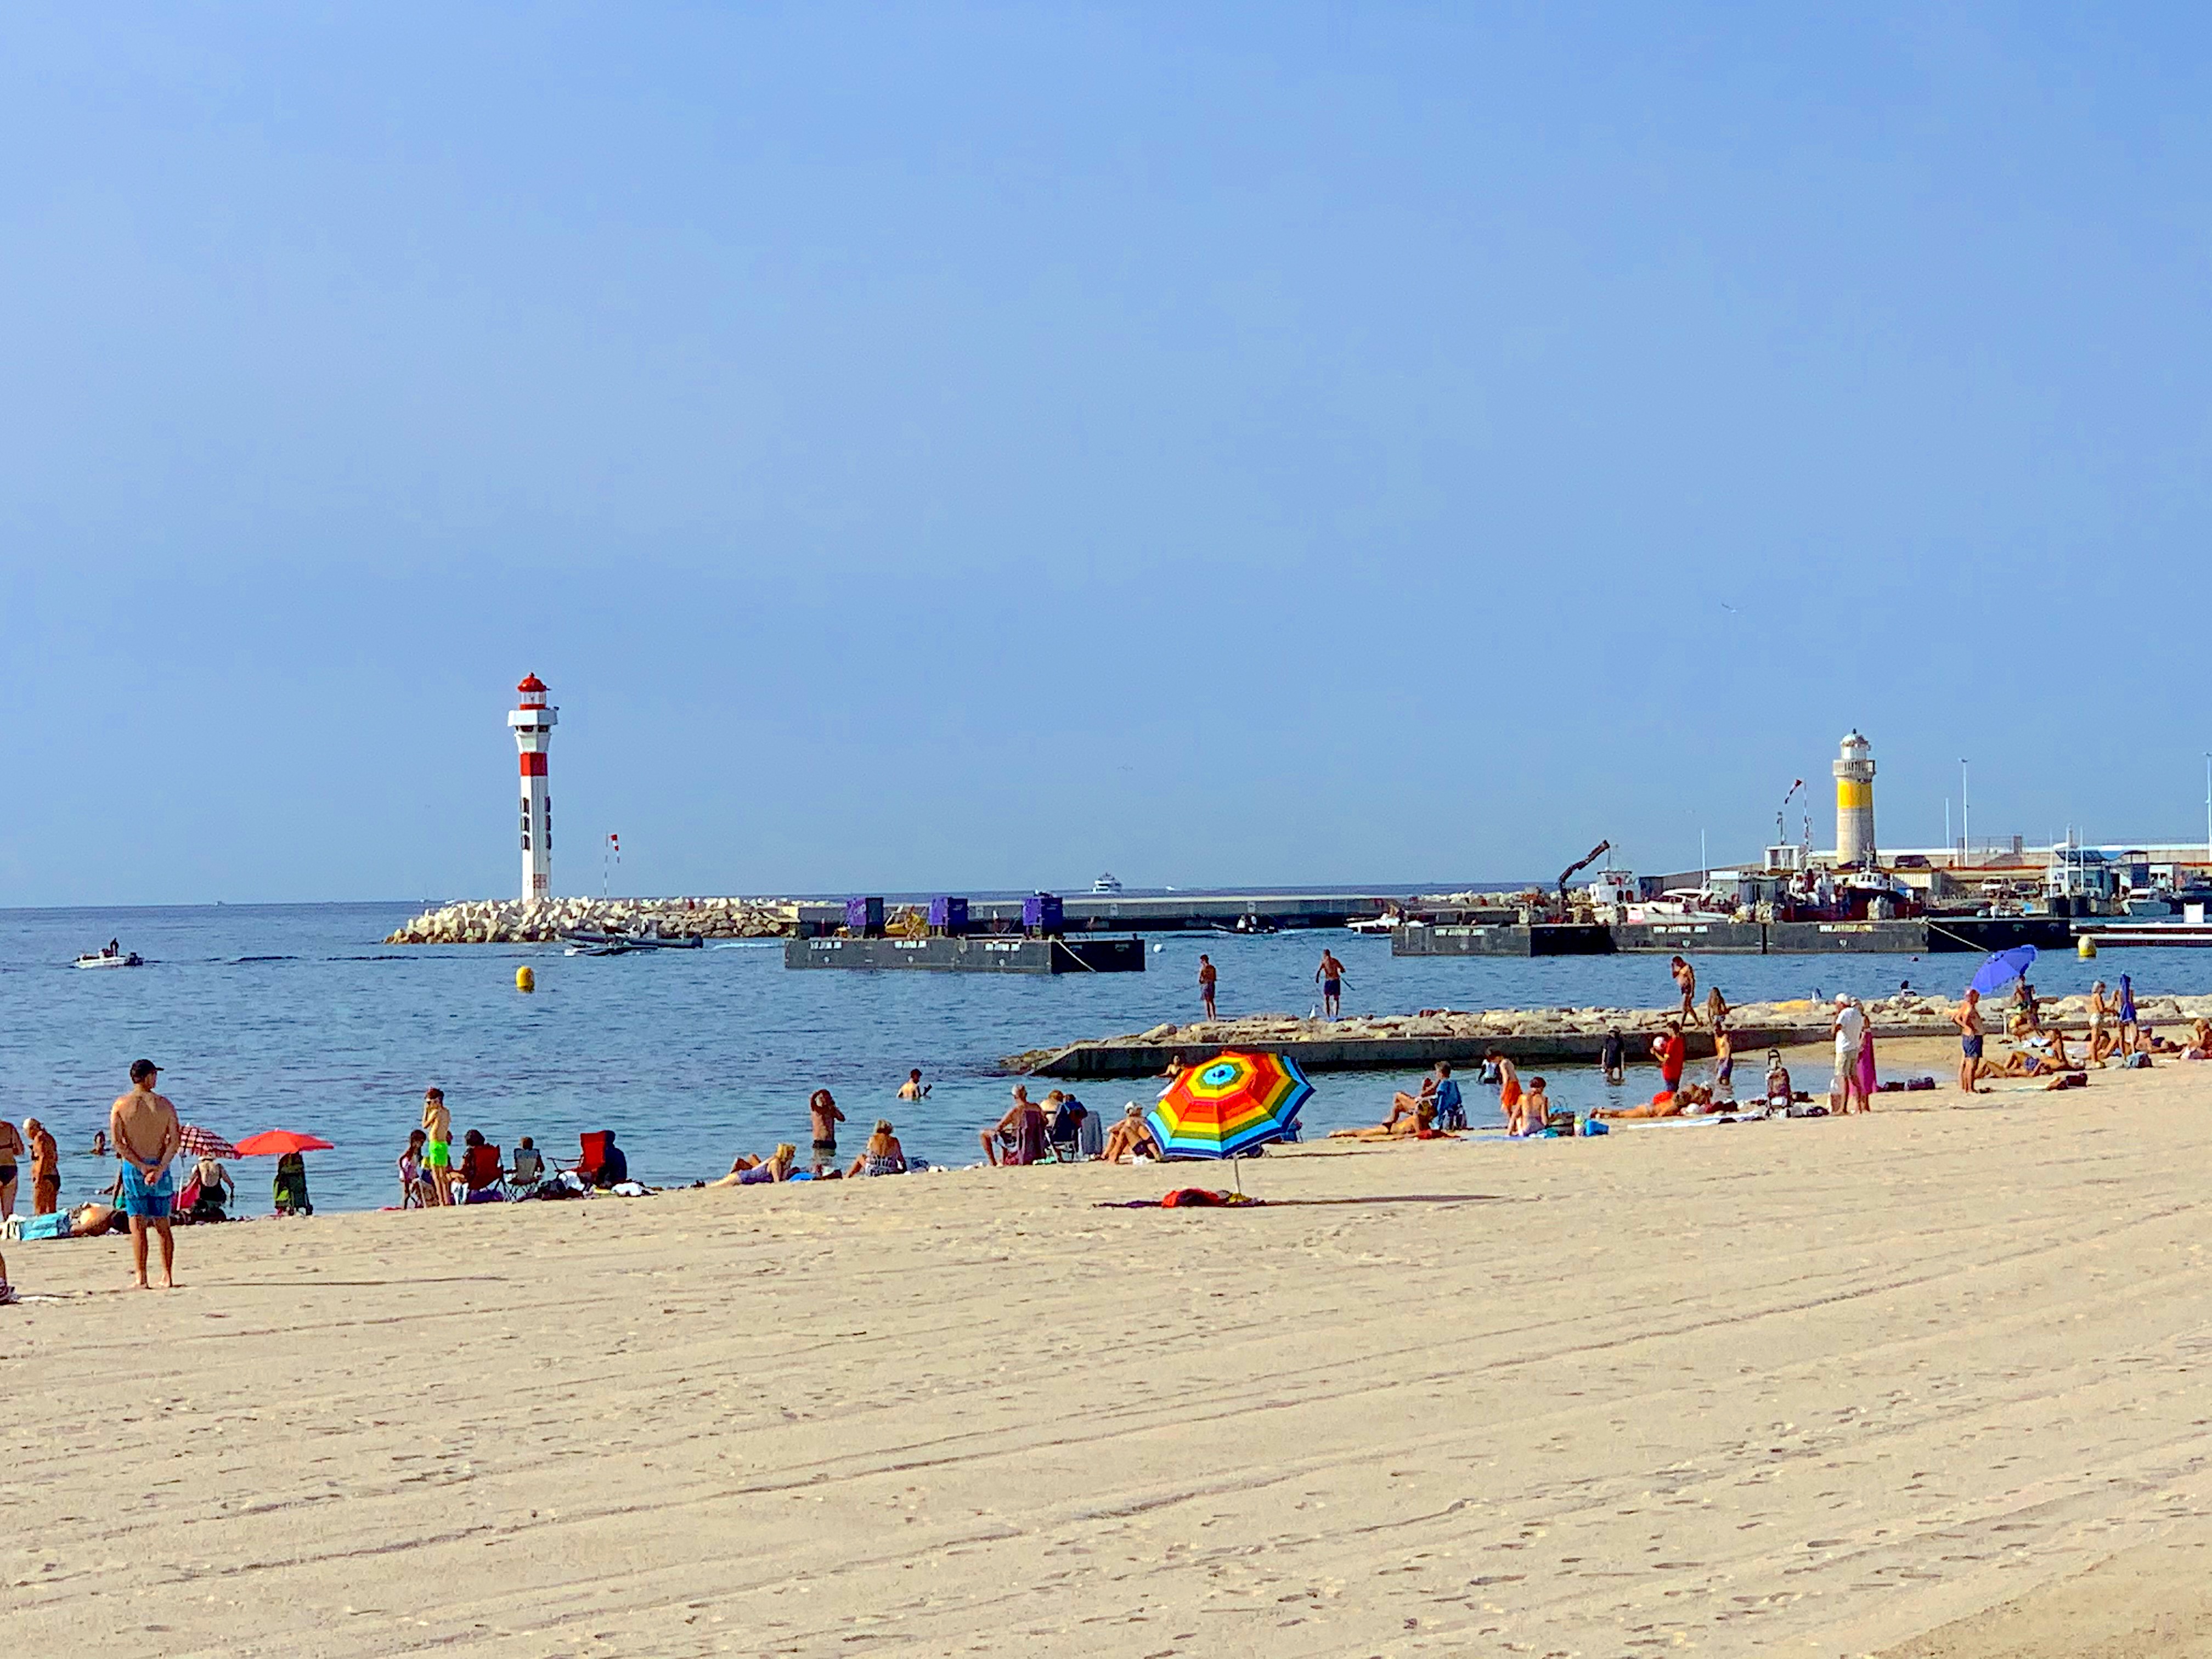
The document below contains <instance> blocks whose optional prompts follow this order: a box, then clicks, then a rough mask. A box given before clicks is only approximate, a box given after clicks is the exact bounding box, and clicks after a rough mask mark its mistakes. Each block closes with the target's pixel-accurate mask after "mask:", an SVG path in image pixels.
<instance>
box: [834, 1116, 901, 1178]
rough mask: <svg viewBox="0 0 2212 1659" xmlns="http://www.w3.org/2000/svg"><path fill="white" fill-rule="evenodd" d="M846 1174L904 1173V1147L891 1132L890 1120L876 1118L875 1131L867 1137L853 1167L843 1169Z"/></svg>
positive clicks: (890, 1174)
mask: <svg viewBox="0 0 2212 1659" xmlns="http://www.w3.org/2000/svg"><path fill="white" fill-rule="evenodd" d="M845 1173H846V1174H847V1175H848V1176H892V1175H904V1174H905V1173H906V1148H905V1147H903V1146H900V1145H899V1138H898V1137H897V1136H896V1135H895V1134H893V1133H891V1121H890V1119H889V1118H887V1117H879V1118H878V1119H877V1120H876V1132H875V1133H873V1134H872V1135H870V1136H869V1137H868V1144H867V1146H866V1147H865V1148H863V1149H862V1151H861V1152H860V1157H858V1158H854V1160H853V1167H852V1168H851V1169H849V1170H846V1171H845Z"/></svg>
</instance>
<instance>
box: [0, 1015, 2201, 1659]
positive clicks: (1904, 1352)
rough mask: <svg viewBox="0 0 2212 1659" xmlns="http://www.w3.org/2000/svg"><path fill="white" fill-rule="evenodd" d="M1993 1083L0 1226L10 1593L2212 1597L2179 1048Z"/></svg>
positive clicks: (341, 1644) (1904, 1640)
mask: <svg viewBox="0 0 2212 1659" xmlns="http://www.w3.org/2000/svg"><path fill="white" fill-rule="evenodd" d="M1904 1047H1905V1045H1895V1046H1893V1047H1892V1048H1888V1049H1886V1050H1885V1055H1884V1058H1885V1062H1886V1065H1887V1066H1890V1067H1899V1066H1905V1065H1906V1064H1907V1063H1908V1062H1911V1066H1912V1069H1919V1068H1920V1066H1922V1065H1924V1066H1926V1068H1927V1069H1930V1070H1936V1071H1938V1072H1939V1073H1941V1072H1942V1069H1943V1067H1944V1064H1945V1062H1946V1060H1947V1059H1948V1056H1946V1055H1945V1054H1942V1050H1941V1049H1940V1048H1938V1047H1937V1046H1936V1045H1929V1047H1928V1049H1927V1052H1926V1054H1924V1055H1922V1054H1917V1053H1907V1052H1903V1051H1902V1050H1903V1049H1904ZM1333 1086H1334V1087H1338V1088H1350V1087H1356V1086H1358V1085H1357V1084H1356V1082H1354V1081H1353V1080H1351V1079H1342V1080H1338V1081H1336V1082H1335V1083H1334V1085H1333ZM1999 1087H2000V1089H2001V1090H2002V1092H1999V1093H1995V1094H1992V1095H1990V1096H1989V1097H1985V1098H1983V1099H1979V1100H1976V1101H1972V1102H1967V1101H1965V1100H1963V1099H1962V1098H1961V1097H1960V1096H1958V1095H1957V1094H1956V1093H1954V1092H1953V1091H1951V1090H1949V1089H1948V1087H1947V1088H1945V1089H1944V1090H1942V1091H1938V1092H1936V1093H1933V1094H1919V1095H1911V1096H1899V1097H1883V1099H1882V1101H1881V1109H1880V1110H1879V1111H1878V1112H1877V1113H1876V1114H1875V1115H1874V1116H1872V1117H1871V1118H1867V1119H1858V1120H1853V1121H1805V1122H1790V1123H1778V1124H1754V1125H1744V1126H1736V1127H1715V1126H1707V1125H1698V1126H1666V1125H1662V1126H1656V1127H1637V1128H1624V1129H1622V1130H1621V1131H1620V1132H1619V1133H1615V1134H1613V1135H1612V1136H1609V1137H1607V1138H1606V1139H1602V1140H1595V1141H1581V1142H1536V1143H1531V1144H1501V1143H1499V1142H1497V1141H1488V1140H1471V1141H1462V1142H1452V1143H1436V1144H1428V1145H1421V1146H1389V1147H1368V1146H1360V1147H1344V1146H1338V1147H1320V1146H1316V1147H1311V1148H1308V1149H1304V1150H1301V1151H1297V1152H1288V1153H1281V1154H1278V1155H1274V1156H1270V1157H1268V1158H1265V1159H1263V1160H1261V1161H1260V1162H1259V1163H1256V1164H1250V1165H1249V1166H1248V1169H1247V1182H1246V1184H1247V1186H1248V1188H1249V1189H1250V1190H1252V1191H1254V1192H1255V1193H1257V1194H1261V1195H1262V1196H1264V1197H1265V1198H1266V1199H1267V1200H1269V1202H1268V1204H1267V1206H1265V1207H1260V1208H1252V1209H1245V1210H1237V1211H1210V1212H1209V1211H1198V1212H1162V1211H1158V1210H1133V1209H1120V1208H1101V1207H1097V1203H1098V1201H1099V1200H1124V1199H1133V1198H1139V1197H1151V1196H1156V1195H1157V1194H1158V1193H1159V1192H1161V1191H1162V1190H1163V1189H1164V1188H1165V1187H1167V1186H1168V1185H1170V1184H1171V1181H1170V1179H1169V1178H1166V1176H1165V1172H1164V1171H1163V1170H1159V1169H1158V1168H1150V1169H1133V1170H1132V1169H1122V1170H1106V1169H1103V1168H1072V1169H1057V1168H1048V1169H1039V1170H999V1171H992V1170H982V1171H973V1172H957V1173H952V1174H947V1175H942V1176H911V1177H906V1178H902V1179H897V1180H890V1181H878V1182H856V1183H851V1184H848V1185H838V1186H812V1185H799V1186H793V1187H787V1188H773V1189H747V1190H743V1191H720V1192H684V1193H677V1194H668V1195H665V1196H662V1197H660V1198H658V1199H654V1200H638V1201H634V1202H627V1203H625V1202H621V1201H617V1200H606V1201H594V1202H592V1203H590V1204H575V1205H543V1206H539V1205H530V1206H517V1207H515V1208H514V1209H513V1210H503V1209H499V1208H480V1209H474V1210H470V1211H465V1212H438V1213H433V1214H430V1215H427V1216H426V1215H392V1214H382V1215H365V1216H349V1217H334V1218H316V1219H314V1220H312V1221H307V1222H299V1223H275V1222H260V1223H255V1224H253V1225H239V1226H232V1227H228V1228H223V1229H219V1230H216V1229H204V1230H199V1231H185V1232H183V1233H181V1234H180V1235H179V1243H180V1246H181V1250H182V1258H181V1275H180V1276H181V1278H182V1279H183V1280H184V1285H183V1287H182V1288H180V1289H179V1291H176V1292H174V1293H173V1294H168V1295H161V1294H141V1293H137V1292H135V1291H129V1290H127V1289H125V1285H126V1282H127V1279H128V1263H127V1243H126V1242H125V1241H122V1240H118V1239H105V1240H96V1241H82V1242H76V1243H65V1244H45V1245H40V1244H16V1245H10V1246H9V1247H8V1249H7V1254H8V1257H9V1266H10V1267H11V1268H12V1269H13V1273H14V1278H15V1281H16V1283H17V1285H18V1286H19V1287H20V1288H21V1290H22V1291H23V1292H24V1293H25V1296H26V1301H25V1304H24V1305H22V1306H21V1307H19V1308H14V1309H8V1310H0V1389H4V1398H5V1400H6V1402H7V1410H6V1412H5V1414H4V1425H0V1444H4V1445H5V1447H6V1451H7V1456H6V1466H5V1472H4V1474H0V1501H4V1504H5V1505H6V1508H7V1510H8V1513H9V1515H10V1516H11V1517H13V1519H14V1522H15V1524H13V1525H12V1526H11V1527H10V1528H9V1537H8V1540H7V1542H6V1544H5V1546H4V1553H0V1572H3V1573H4V1576H5V1578H6V1581H7V1583H8V1585H9V1592H8V1594H9V1635H10V1638H11V1644H12V1645H15V1646H17V1647H20V1648H21V1649H22V1650H25V1651H70V1650H76V1648H78V1647H80V1646H81V1645H82V1644H83V1642H84V1640H85V1636H86V1632H88V1631H97V1632H100V1633H101V1638H102V1639H103V1640H106V1641H112V1642H117V1643H119V1644H122V1645H123V1646H124V1647H125V1648H127V1649H128V1650H132V1651H137V1652H144V1653H161V1654H200V1653H207V1654H214V1653H218V1652H220V1653H226V1654H241V1653H243V1654H263V1653H268V1654H274V1653H284V1654H316V1655H332V1656H340V1655H381V1654H390V1653H394V1652H405V1651H412V1650H417V1649H431V1648H436V1649H441V1650H455V1649H459V1650H468V1651H471V1652H483V1653H487V1654H500V1655H509V1654H512V1655H526V1654H550V1653H566V1652H571V1651H622V1652H629V1653H646V1654H693V1653H724V1652H729V1653H807V1654H811V1653H833V1652H835V1653H868V1652H875V1651H878V1650H886V1651H900V1652H915V1653H949V1652H954V1651H960V1652H969V1653H1010V1652H1015V1651H1048V1652H1053V1653H1098V1654H1127V1655H1132V1656H1139V1655H1141V1656H1160V1655H1168V1654H1176V1653H1189V1654H1201V1653H1204V1654H1218V1653H1243V1652H1259V1651H1262V1650H1264V1651H1266V1652H1267V1653H1269V1654H1271V1655H1285V1654H1288V1655H1299V1654H1311V1655H1335V1654H1345V1653H1374V1654H1416V1653H1443V1652H1465V1651H1470V1650H1475V1651H1484V1652H1499V1653H1526V1654H1532V1655H1613V1654H1628V1653H1638V1652H1653V1651H1660V1650H1684V1651H1694V1652H1700V1653H1707V1654H1739V1653H1751V1652H1753V1651H1758V1652H1762V1653H1776V1652H1784V1653H1803V1654H1808V1655H1829V1654H1832V1655H1850V1654H1863V1653H1870V1652H1882V1651H1890V1650H1893V1651H1895V1652H1897V1653H1899V1654H1907V1655H1912V1656H1919V1659H1934V1656H1939V1655H1941V1656H1951V1659H1966V1656H1977V1659H1988V1656H1998V1655H2004V1656H2030V1655H2034V1656H2041V1655H2057V1654H2061V1653H2064V1654H2076V1653H2100V1654H2114V1655H2117V1654H2123V1653H2124V1654H2136V1653H2142V1654H2166V1653H2172V1654H2181V1653H2185V1652H2197V1651H2202V1650H2203V1648H2204V1645H2205V1643H2204V1638H2205V1634H2206V1632H2207V1631H2208V1629H2209V1628H2212V1626H2208V1622H2207V1621H2208V1617H2212V1614H2208V1611H2207V1609H2208V1605H2212V1602H2208V1599H2207V1598H2206V1596H2205V1595H2204V1594H2203V1591H2202V1590H2201V1589H2199V1588H2198V1587H2199V1586H2201V1585H2202V1584H2203V1583H2204V1582H2205V1577H2206V1575H2205V1572H2204V1571H2203V1568H2204V1565H2206V1564H2207V1563H2208V1561H2212V1549H2208V1541H2212V1522H2208V1520H2207V1518H2206V1517H2207V1516H2208V1513H2212V1419H2208V1411H2212V1408H2208V1406H2207V1403H2206V1398H2205V1395H2204V1389H2203V1377H2204V1376H2205V1370H2204V1367H2205V1365H2206V1364H2208V1363H2209V1362H2212V1284H2209V1283H2208V1280H2207V1276H2206V1271H2205V1269H2206V1262H2205V1249H2206V1233H2205V1228H2204V1225H2203V1214H2204V1212H2203V1199H2202V1196H2201V1194H2202V1188H2203V1175H2202V1171H2203V1168H2204V1167H2205V1164H2206V1162H2207V1157H2208V1153H2212V1068H2207V1070H2205V1071H2203V1072H2200V1071H2199V1070H2197V1068H2195V1067H2191V1066H2179V1065H2170V1066H2164V1067H2162V1068H2161V1069H2160V1070H2159V1071H2157V1072H2155V1073H2149V1074H2143V1073H2135V1074H2130V1075H2127V1076H2122V1075H2121V1074H2120V1073H2113V1072H2108V1073H2097V1074H2095V1076H2094V1081H2093V1083H2092V1085H2091V1086H2090V1087H2089V1088H2088V1089H2087V1091H2076V1092H2071V1093H2066V1094H2056V1095H2054V1094H2045V1093H2040V1092H2037V1091H2034V1087H2033V1085H2025V1084H2016V1085H1999ZM1220 1174H1221V1172H1219V1171H1216V1170H1210V1169H1207V1168H1206V1167H1204V1166H1178V1167H1177V1169H1176V1172H1175V1175H1174V1177H1173V1180H1174V1181H1183V1180H1188V1179H1190V1178H1192V1177H1194V1176H1195V1177H1198V1178H1200V1179H1205V1178H1206V1177H1208V1176H1212V1177H1213V1178H1214V1179H1215V1180H1218V1179H1219V1176H1220ZM1209 1184H1212V1183H1211V1182H1209ZM2192 1633H2193V1634H2192ZM2160 1644H2164V1645H2160Z"/></svg>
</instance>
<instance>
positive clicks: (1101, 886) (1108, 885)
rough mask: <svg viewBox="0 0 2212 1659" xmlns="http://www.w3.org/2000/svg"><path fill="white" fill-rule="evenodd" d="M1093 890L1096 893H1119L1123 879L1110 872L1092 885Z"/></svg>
mask: <svg viewBox="0 0 2212 1659" xmlns="http://www.w3.org/2000/svg"><path fill="white" fill-rule="evenodd" d="M1091 891H1092V892H1094V893H1118V892H1120V891H1121V878H1120V877H1118V876H1116V875H1115V873H1114V872H1112V871H1110V870H1109V871H1108V872H1106V873H1105V874H1104V875H1103V876H1101V877H1099V878H1098V879H1097V880H1096V881H1094V882H1092V883H1091Z"/></svg>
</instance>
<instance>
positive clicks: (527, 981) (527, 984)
mask: <svg viewBox="0 0 2212 1659" xmlns="http://www.w3.org/2000/svg"><path fill="white" fill-rule="evenodd" d="M2081 942H2082V943H2083V944H2084V945H2086V944H2087V943H2088V941H2087V939H2084V940H2082V941H2081ZM514 988H515V989H516V990H518V991H534V990H536V989H537V988H538V975H537V974H536V973H535V972H533V971H532V969H531V966H530V964H529V963H523V964H522V966H521V967H520V968H518V969H515V970H514Z"/></svg>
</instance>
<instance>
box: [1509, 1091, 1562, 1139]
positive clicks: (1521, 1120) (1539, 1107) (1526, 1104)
mask: <svg viewBox="0 0 2212 1659" xmlns="http://www.w3.org/2000/svg"><path fill="white" fill-rule="evenodd" d="M1551 1109H1552V1100H1551V1097H1550V1096H1548V1095H1547V1094H1546V1093H1545V1092H1544V1079H1541V1078H1540V1077H1532V1078H1530V1079H1528V1092H1527V1093H1525V1094H1523V1095H1522V1097H1521V1098H1520V1100H1519V1101H1518V1102H1516V1103H1515V1105H1514V1107H1513V1109H1511V1110H1510V1111H1508V1112H1507V1113H1506V1114H1505V1132H1506V1133H1508V1134H1514V1135H1540V1134H1541V1133H1544V1123H1545V1120H1546V1118H1547V1116H1548V1115H1550V1113H1551Z"/></svg>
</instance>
